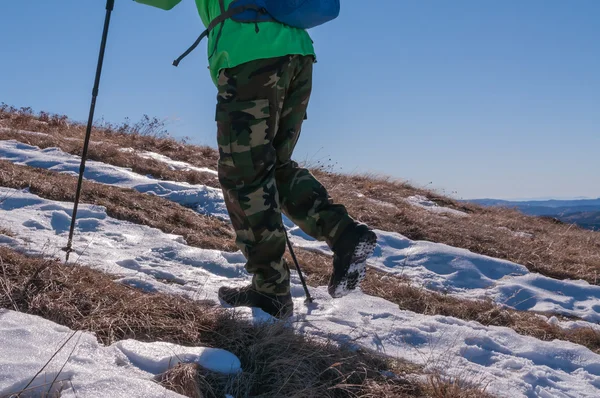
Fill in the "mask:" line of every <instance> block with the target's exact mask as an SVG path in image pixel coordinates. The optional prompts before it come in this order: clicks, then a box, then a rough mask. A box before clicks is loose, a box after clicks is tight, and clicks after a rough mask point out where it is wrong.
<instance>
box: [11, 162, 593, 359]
mask: <svg viewBox="0 0 600 398" xmlns="http://www.w3.org/2000/svg"><path fill="white" fill-rule="evenodd" d="M75 184H76V179H75V177H73V176H69V175H66V174H60V173H56V172H51V171H46V170H42V169H35V168H31V167H26V166H19V165H14V164H12V163H9V162H6V161H0V186H8V187H12V188H25V187H29V189H30V190H31V192H32V193H35V194H36V195H39V196H41V197H44V198H47V199H52V200H60V201H65V200H73V197H72V195H73V190H74V187H75ZM83 192H84V196H83V197H82V200H83V201H84V202H88V203H94V204H99V205H102V206H106V207H107V213H108V214H109V215H110V216H111V217H115V218H118V219H124V220H128V221H132V222H135V223H138V224H143V225H148V226H151V227H154V228H158V229H160V230H162V231H163V232H166V233H176V234H180V235H182V236H183V237H184V238H185V239H186V241H187V242H188V244H189V245H191V246H196V247H201V248H213V249H218V250H224V251H235V250H237V248H236V247H235V245H234V243H233V232H232V231H231V229H230V228H231V227H230V226H229V225H228V224H226V223H224V222H222V221H219V220H216V219H214V218H211V217H206V216H203V215H199V214H197V213H195V212H193V211H191V210H189V209H186V208H184V207H182V206H180V205H178V204H175V203H173V202H170V201H168V200H165V199H162V198H159V197H157V196H151V195H145V194H140V193H138V192H136V191H133V190H130V189H123V188H117V187H112V186H107V185H103V184H96V183H86V187H85V189H84V191H83ZM296 254H297V256H298V259H299V261H300V263H301V265H302V267H303V270H304V271H305V272H306V276H307V281H308V283H309V284H310V285H312V286H322V285H326V284H327V282H328V280H329V275H330V272H331V258H329V257H327V256H325V255H322V254H318V253H314V252H309V251H305V250H297V251H296ZM286 257H287V260H288V262H289V263H290V264H292V259H291V257H290V256H289V253H287V254H286ZM362 289H363V291H364V292H365V293H367V294H369V295H372V296H377V297H381V298H384V299H386V300H388V301H391V302H393V303H395V304H398V306H399V307H400V308H401V309H403V310H408V311H413V312H416V313H420V314H424V315H444V316H453V317H456V318H459V319H464V320H467V321H477V322H480V323H482V324H484V325H488V326H489V325H491V326H505V327H510V328H512V329H513V330H515V331H516V332H518V333H520V334H523V335H527V336H533V337H536V338H539V339H541V340H546V341H550V340H554V339H560V340H566V341H571V342H574V343H577V344H581V345H584V346H586V347H588V348H590V349H591V350H593V351H596V352H600V333H598V332H597V331H595V330H593V329H587V328H581V329H574V330H563V329H561V328H560V327H557V326H555V325H550V324H548V323H547V322H545V321H544V320H543V319H540V318H539V317H538V316H536V314H534V313H532V312H521V311H516V310H509V309H503V308H501V307H499V306H498V305H497V304H494V303H492V302H491V301H475V300H465V299H459V298H456V297H452V296H448V295H444V294H441V293H437V292H432V291H428V290H424V289H422V288H420V287H418V286H412V285H411V284H410V281H407V280H405V279H403V278H398V277H395V276H390V275H389V274H386V273H383V272H381V271H377V270H374V269H371V270H370V271H369V273H368V274H367V278H366V280H365V281H364V283H363V285H362Z"/></svg>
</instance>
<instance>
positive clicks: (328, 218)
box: [274, 56, 356, 247]
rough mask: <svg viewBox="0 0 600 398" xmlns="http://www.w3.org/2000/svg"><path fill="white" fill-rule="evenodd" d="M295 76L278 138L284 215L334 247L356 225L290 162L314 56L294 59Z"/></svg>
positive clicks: (277, 175) (278, 175) (278, 173)
mask: <svg viewBox="0 0 600 398" xmlns="http://www.w3.org/2000/svg"><path fill="white" fill-rule="evenodd" d="M293 64H294V77H293V79H292V81H291V83H290V86H289V87H288V89H287V95H286V97H285V101H284V102H283V103H281V104H280V112H281V119H280V121H279V129H278V131H277V135H276V137H275V142H274V146H275V149H276V153H277V170H276V172H275V178H276V179H277V189H278V190H279V201H280V203H281V207H282V209H283V212H284V213H285V214H286V215H287V216H288V217H289V218H290V219H291V220H292V221H293V222H294V223H295V224H296V225H298V226H299V227H300V228H301V229H302V230H303V231H304V232H305V233H307V234H308V235H310V236H312V237H313V238H315V239H318V240H324V241H326V242H327V244H328V245H329V246H330V247H332V246H333V244H334V243H335V242H336V240H337V239H338V238H339V236H340V235H341V234H342V232H343V231H344V229H346V228H347V227H348V226H353V225H356V222H355V221H354V220H353V219H352V218H351V217H350V216H349V215H348V212H347V211H346V208H345V207H344V206H343V205H341V204H335V203H333V201H332V199H331V198H330V197H329V194H328V193H327V190H326V189H325V187H324V186H323V185H322V184H321V183H320V182H319V181H318V180H317V179H316V178H315V177H314V176H313V175H312V174H311V173H310V171H308V170H307V169H305V168H302V167H300V166H299V165H298V163H296V162H294V161H293V160H291V157H292V153H293V151H294V147H295V146H296V143H297V141H298V138H299V136H300V130H301V127H302V122H303V121H304V119H305V118H306V109H307V107H308V101H309V99H310V94H311V90H312V71H313V58H312V57H300V56H296V57H293Z"/></svg>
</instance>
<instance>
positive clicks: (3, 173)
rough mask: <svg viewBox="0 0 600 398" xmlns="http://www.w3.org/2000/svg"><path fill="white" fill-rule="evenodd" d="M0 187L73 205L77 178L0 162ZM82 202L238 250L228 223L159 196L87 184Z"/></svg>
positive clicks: (197, 242)
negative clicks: (24, 191)
mask: <svg viewBox="0 0 600 398" xmlns="http://www.w3.org/2000/svg"><path fill="white" fill-rule="evenodd" d="M0 186H3V187H7V188H14V189H24V188H28V189H29V190H30V192H31V193H33V194H36V195H39V196H41V197H43V198H46V199H51V200H58V201H70V202H73V201H74V200H75V189H76V186H77V178H76V177H74V176H71V175H68V174H61V173H56V172H52V171H47V170H43V169H36V168H32V167H27V166H21V165H17V164H14V163H11V162H8V161H6V160H0ZM81 202H82V203H89V204H94V205H99V206H104V207H106V212H107V214H108V215H109V216H111V217H113V218H116V219H119V220H124V221H131V222H134V223H137V224H143V225H147V226H150V227H153V228H158V229H160V230H162V231H164V232H166V233H172V234H177V235H181V236H183V237H184V238H185V239H186V241H187V243H188V244H190V245H193V246H197V247H202V248H205V249H219V250H226V251H235V250H237V248H236V247H235V244H234V238H233V236H234V235H233V231H232V230H231V227H230V226H229V224H227V223H225V222H224V221H221V220H218V219H216V218H214V217H208V216H203V215H200V214H198V213H196V212H194V211H193V210H190V209H187V208H185V207H183V206H181V205H179V204H177V203H174V202H171V201H169V200H166V199H163V198H160V197H158V196H153V195H146V194H142V193H139V192H137V191H135V190H133V189H126V188H119V187H115V186H111V185H106V184H99V183H95V182H91V181H86V182H85V183H84V189H83V190H82V193H81Z"/></svg>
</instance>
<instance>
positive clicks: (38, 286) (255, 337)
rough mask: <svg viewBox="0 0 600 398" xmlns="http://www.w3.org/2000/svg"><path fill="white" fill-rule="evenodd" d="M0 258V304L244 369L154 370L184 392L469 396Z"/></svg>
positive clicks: (188, 304) (73, 269)
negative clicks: (233, 372) (226, 359)
mask: <svg viewBox="0 0 600 398" xmlns="http://www.w3.org/2000/svg"><path fill="white" fill-rule="evenodd" d="M0 264H2V267H1V271H2V273H1V274H0V280H1V281H2V285H3V286H4V287H5V288H4V289H3V290H2V291H0V307H4V308H10V309H14V310H18V311H22V312H26V313H29V314H33V315H38V316H41V317H43V318H45V319H49V320H51V321H53V322H56V323H59V324H61V325H65V326H67V327H69V328H71V329H74V330H86V331H91V332H94V333H95V334H96V336H97V337H98V339H99V340H100V341H101V342H103V343H105V344H111V343H113V342H115V341H118V340H121V339H128V338H134V339H137V340H141V341H167V342H173V343H177V344H182V345H205V346H211V347H218V348H223V349H227V350H229V351H231V352H233V353H234V354H236V355H237V356H238V357H239V358H240V361H241V363H242V369H243V373H241V374H240V375H238V376H235V377H230V378H223V377H218V376H216V375H210V374H207V373H206V372H204V371H202V369H199V368H191V367H190V366H183V367H180V368H176V369H173V370H172V371H170V372H168V373H167V374H165V375H162V376H161V377H159V378H160V379H161V381H162V382H163V383H164V384H165V385H168V386H171V387H172V388H173V389H175V390H178V389H181V391H185V392H186V393H189V396H193V394H197V393H198V390H199V391H200V393H201V394H203V396H206V397H212V396H223V395H224V394H225V393H226V392H227V393H230V394H232V395H234V396H236V397H243V396H263V397H374V396H378V397H426V396H427V397H439V398H441V397H448V398H450V397H457V398H458V397H470V396H475V395H468V394H475V393H471V392H469V391H470V390H468V389H467V390H459V389H456V388H455V387H453V386H452V384H453V383H450V384H448V387H447V388H440V385H439V383H426V384H418V383H417V382H415V381H411V380H410V379H407V378H393V379H392V378H389V377H385V376H382V375H381V371H390V370H391V371H395V372H396V374H402V373H408V374H412V373H415V372H418V368H416V367H415V366H412V365H408V364H404V363H401V362H399V361H394V362H391V361H390V360H389V359H385V358H382V357H380V356H378V355H376V354H374V353H371V352H368V351H364V350H358V351H356V350H349V349H347V348H344V347H339V346H337V345H336V344H334V343H333V342H331V341H321V340H319V341H317V340H314V339H311V338H309V337H307V336H305V335H301V334H298V333H296V332H294V331H293V330H292V329H290V328H287V327H285V326H284V325H283V324H281V323H279V324H264V325H261V326H252V325H251V324H250V323H248V322H246V321H243V320H241V319H239V317H237V316H236V315H235V314H233V313H231V312H226V311H224V310H222V309H221V308H219V307H216V306H214V305H212V304H211V303H208V302H196V301H191V300H188V299H184V298H182V297H176V296H170V295H164V294H148V293H143V292H141V291H139V290H136V289H133V288H130V287H127V286H124V285H121V284H117V283H114V282H112V280H111V279H110V278H109V277H108V276H107V275H106V274H103V273H100V272H97V271H94V270H91V269H89V268H85V267H77V266H65V265H62V264H60V263H59V262H57V261H52V260H47V259H40V258H32V257H28V256H25V255H22V254H19V253H16V252H14V251H12V250H10V249H7V248H3V247H0ZM194 373H196V375H195V376H194ZM438 379H439V377H438ZM442 384H445V383H442ZM454 384H455V383H454ZM479 394H480V395H477V396H484V395H485V394H484V393H483V392H482V391H479Z"/></svg>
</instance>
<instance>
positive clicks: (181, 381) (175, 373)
mask: <svg viewBox="0 0 600 398" xmlns="http://www.w3.org/2000/svg"><path fill="white" fill-rule="evenodd" d="M200 371H201V369H200V366H198V365H197V364H195V363H179V364H177V365H175V366H174V367H172V368H171V369H169V370H167V371H166V372H165V373H162V374H160V375H158V376H157V377H156V381H158V382H159V383H160V384H161V385H162V386H163V387H165V388H168V389H169V390H171V391H175V392H176V393H179V394H181V395H184V396H186V397H190V398H204V397H205V395H204V394H202V390H201V387H200V380H201V379H200Z"/></svg>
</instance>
